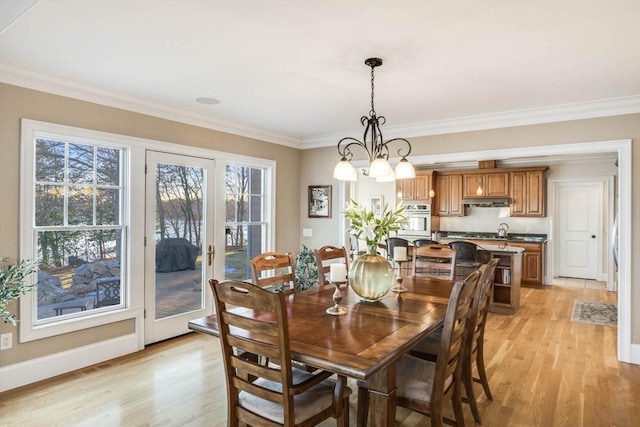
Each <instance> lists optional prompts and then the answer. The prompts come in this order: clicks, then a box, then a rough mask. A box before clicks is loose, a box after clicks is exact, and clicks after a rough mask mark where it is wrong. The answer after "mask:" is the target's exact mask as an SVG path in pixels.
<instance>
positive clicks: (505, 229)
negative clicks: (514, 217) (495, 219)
mask: <svg viewBox="0 0 640 427" xmlns="http://www.w3.org/2000/svg"><path fill="white" fill-rule="evenodd" d="M508 234H509V224H507V223H506V222H503V223H501V224H500V225H499V226H498V237H507V235H508Z"/></svg>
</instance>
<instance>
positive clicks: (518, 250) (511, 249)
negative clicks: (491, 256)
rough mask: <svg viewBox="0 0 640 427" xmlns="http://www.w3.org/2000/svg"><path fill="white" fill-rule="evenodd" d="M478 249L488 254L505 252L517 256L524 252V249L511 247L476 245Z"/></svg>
mask: <svg viewBox="0 0 640 427" xmlns="http://www.w3.org/2000/svg"><path fill="white" fill-rule="evenodd" d="M478 247H480V248H482V249H485V250H487V251H490V252H507V253H515V254H519V253H522V252H524V248H518V247H515V246H511V245H484V244H483V245H478Z"/></svg>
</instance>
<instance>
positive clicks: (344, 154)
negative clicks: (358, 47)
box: [333, 58, 416, 181]
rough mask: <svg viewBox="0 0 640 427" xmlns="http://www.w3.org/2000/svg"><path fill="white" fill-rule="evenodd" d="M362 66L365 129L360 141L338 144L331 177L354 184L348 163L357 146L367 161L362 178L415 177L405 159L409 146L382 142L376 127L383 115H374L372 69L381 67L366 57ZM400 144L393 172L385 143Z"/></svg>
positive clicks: (403, 141)
mask: <svg viewBox="0 0 640 427" xmlns="http://www.w3.org/2000/svg"><path fill="white" fill-rule="evenodd" d="M364 63H365V64H366V65H367V66H369V67H371V110H370V111H369V116H362V117H361V118H360V123H361V124H362V125H363V126H364V127H365V129H364V135H363V137H362V141H359V140H357V139H355V138H351V137H346V138H342V139H341V140H340V142H338V154H339V155H340V157H341V159H340V161H339V162H338V164H337V165H336V166H335V168H334V169H333V177H334V178H335V179H339V180H341V181H356V180H357V178H358V173H357V172H356V170H355V168H354V167H353V165H352V164H351V159H352V158H353V153H352V151H351V149H352V147H360V148H362V149H364V150H365V152H366V153H367V156H368V158H369V168H368V170H366V169H365V171H364V172H365V173H364V174H365V175H367V176H370V177H373V178H377V179H378V178H380V179H386V180H389V181H391V180H393V178H391V176H395V179H406V178H415V177H416V171H415V169H414V168H413V165H412V164H411V163H409V161H408V160H407V156H408V155H409V154H410V153H411V144H410V143H409V141H407V140H406V139H404V138H394V139H390V140H389V141H387V142H384V139H383V138H382V132H381V130H380V126H381V125H383V124H384V123H385V122H386V119H385V118H384V116H378V115H377V114H376V110H375V108H374V79H375V76H374V70H375V68H376V67H379V66H380V65H382V59H380V58H368V59H367V60H366V61H364ZM396 142H397V143H400V144H401V147H400V148H399V149H398V150H397V153H398V156H400V158H401V159H400V161H399V162H398V164H397V165H396V168H395V172H394V169H393V168H392V167H391V165H390V164H389V144H391V143H396Z"/></svg>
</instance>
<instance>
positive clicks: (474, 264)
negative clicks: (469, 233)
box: [447, 240, 488, 279]
mask: <svg viewBox="0 0 640 427" xmlns="http://www.w3.org/2000/svg"><path fill="white" fill-rule="evenodd" d="M447 246H449V247H450V248H452V249H455V250H456V273H455V277H456V279H458V278H464V277H466V276H467V275H469V273H471V272H472V271H475V270H477V269H478V268H480V266H481V265H482V264H484V263H486V262H487V261H488V260H485V259H484V256H483V252H481V251H482V248H481V247H480V246H478V245H477V244H475V243H473V242H467V241H464V240H454V241H452V242H449V243H448V244H447Z"/></svg>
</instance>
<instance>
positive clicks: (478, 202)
mask: <svg viewBox="0 0 640 427" xmlns="http://www.w3.org/2000/svg"><path fill="white" fill-rule="evenodd" d="M510 202H511V199H509V198H508V197H465V198H464V199H462V204H463V205H467V206H476V207H481V208H508V207H509V203H510Z"/></svg>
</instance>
